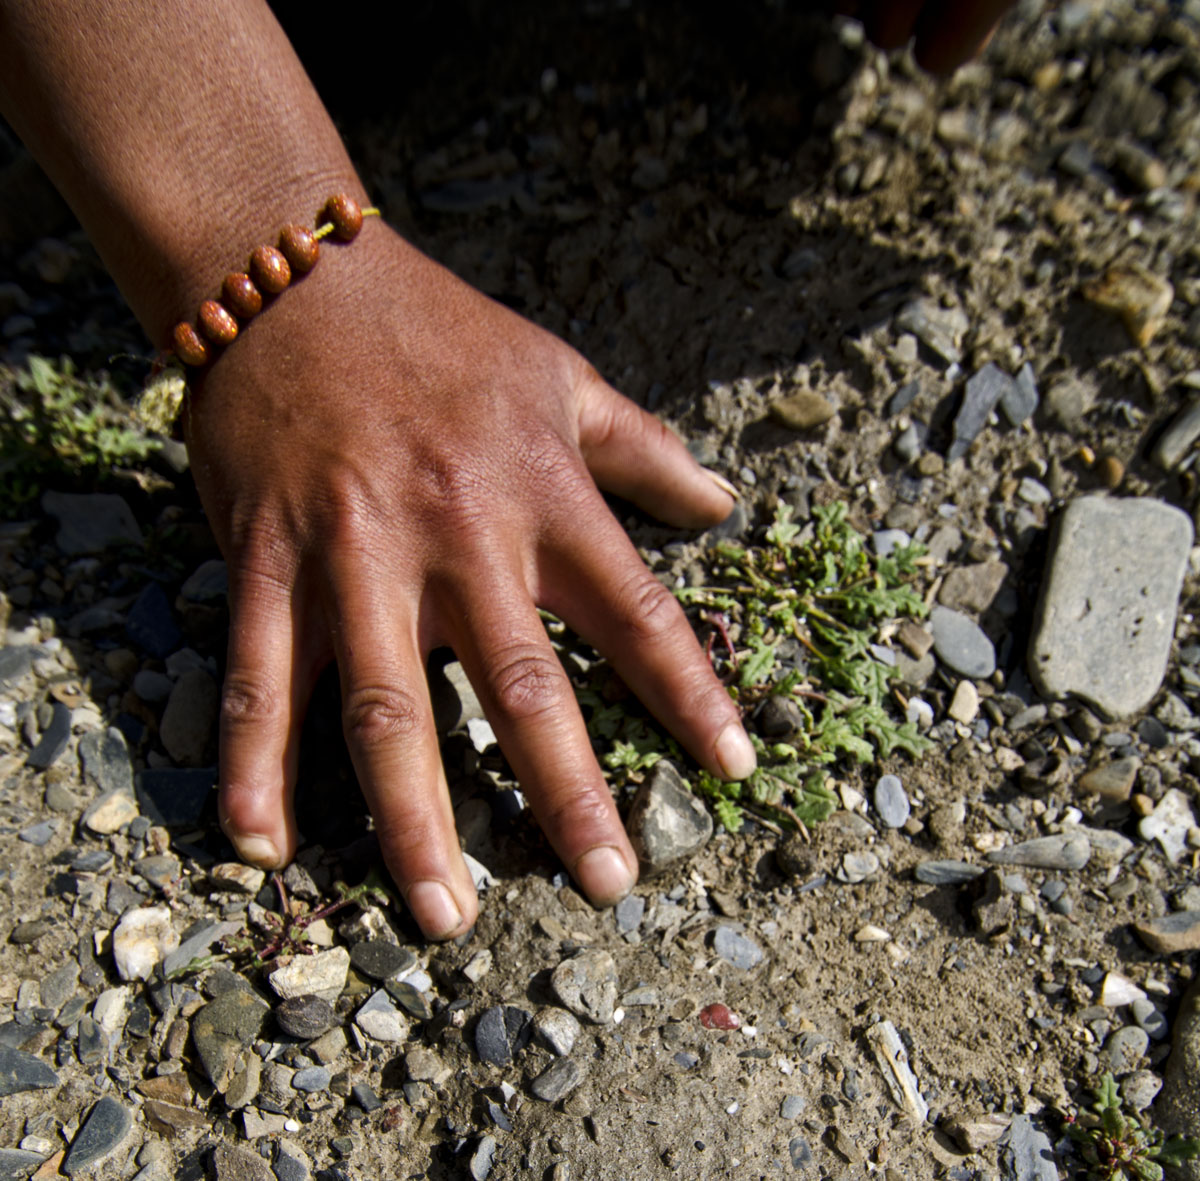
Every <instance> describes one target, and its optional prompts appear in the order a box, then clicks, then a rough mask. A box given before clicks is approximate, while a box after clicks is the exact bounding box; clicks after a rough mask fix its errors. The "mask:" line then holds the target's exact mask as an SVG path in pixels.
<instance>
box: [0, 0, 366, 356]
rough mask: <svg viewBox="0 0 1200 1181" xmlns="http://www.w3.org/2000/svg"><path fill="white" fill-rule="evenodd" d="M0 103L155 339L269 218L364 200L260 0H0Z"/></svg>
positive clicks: (210, 289) (253, 242) (270, 238)
mask: <svg viewBox="0 0 1200 1181" xmlns="http://www.w3.org/2000/svg"><path fill="white" fill-rule="evenodd" d="M0 107H2V109H3V113H4V115H5V117H6V118H7V119H8V120H9V122H10V123H11V124H12V125H13V127H14V128H15V129H16V131H17V133H18V134H19V135H20V136H21V137H22V139H23V140H24V141H25V143H26V144H27V145H28V146H29V148H30V150H31V151H32V152H33V153H34V155H35V156H36V157H37V158H38V160H39V161H40V162H41V164H42V166H43V167H44V168H45V169H46V171H47V172H48V173H49V175H50V177H51V179H52V180H53V181H54V182H55V184H56V185H57V186H58V187H59V189H60V191H61V192H62V193H63V195H64V196H65V197H66V199H67V200H68V201H69V202H70V204H71V206H72V207H73V208H74V210H75V212H76V214H77V215H78V217H79V219H80V221H81V222H82V223H83V226H84V228H85V229H86V230H87V232H88V234H89V235H90V236H91V238H92V240H93V242H94V243H95V244H96V247H97V249H98V250H99V252H100V254H101V256H102V257H103V258H104V261H105V263H106V265H107V266H108V268H109V269H110V271H111V272H112V274H113V276H114V278H115V279H116V281H117V283H118V285H119V286H120V287H121V290H122V292H123V293H124V294H125V297H126V298H127V299H128V300H129V303H130V305H131V307H132V308H133V310H134V312H135V314H136V315H137V316H138V318H139V319H140V320H141V322H142V324H143V326H144V327H145V329H146V331H147V333H148V334H149V335H150V337H151V339H152V340H153V341H154V342H155V343H156V344H159V345H163V344H165V343H166V342H167V340H168V338H169V333H170V329H171V326H172V325H173V324H174V323H175V322H176V321H177V320H179V319H180V318H183V317H187V318H190V317H191V316H192V315H193V314H194V309H195V307H196V305H197V303H198V302H199V300H200V299H202V298H204V297H206V296H208V295H211V294H213V293H214V292H215V289H216V288H217V287H219V285H220V282H221V278H222V276H223V275H224V274H225V273H226V272H228V271H231V270H242V269H244V268H245V265H246V259H247V256H248V255H249V252H250V250H251V249H252V248H253V247H254V246H257V245H259V244H263V243H268V244H272V243H273V242H274V238H275V235H276V234H277V233H278V231H279V229H280V228H281V227H282V226H283V225H285V224H287V223H289V222H301V223H305V222H308V223H311V220H312V218H313V217H314V216H315V214H316V212H317V211H318V209H319V208H320V206H321V205H322V204H323V203H324V201H325V198H326V197H328V196H329V195H330V194H332V193H334V192H348V193H350V194H351V195H352V196H355V197H357V198H359V199H365V196H366V194H365V193H364V192H363V190H362V187H361V185H360V183H359V181H358V180H357V178H356V176H355V173H354V168H353V166H352V165H351V163H350V160H349V157H348V156H347V154H346V151H345V148H344V147H343V145H342V142H341V139H340V137H339V136H338V134H337V131H336V129H335V128H334V126H333V124H332V122H331V121H330V119H329V116H328V115H327V113H326V112H325V109H324V107H323V106H322V104H321V101H320V99H319V98H318V96H317V94H316V92H315V91H314V90H313V88H312V85H311V84H310V82H309V80H308V78H307V76H306V74H305V72H304V69H303V67H302V66H301V65H300V63H299V61H298V60H297V58H296V56H295V54H294V53H293V51H292V49H291V46H290V45H289V44H288V41H287V38H286V37H285V36H284V34H283V32H282V30H281V29H280V28H279V25H278V24H277V23H276V21H275V19H274V17H273V16H272V14H271V12H270V10H269V9H268V8H267V6H266V4H265V3H263V2H261V0H238V2H236V3H232V2H231V3H224V4H214V3H212V0H117V2H112V3H105V4H103V5H97V4H94V3H85V2H83V0H61V2H58V3H48V2H37V0H0Z"/></svg>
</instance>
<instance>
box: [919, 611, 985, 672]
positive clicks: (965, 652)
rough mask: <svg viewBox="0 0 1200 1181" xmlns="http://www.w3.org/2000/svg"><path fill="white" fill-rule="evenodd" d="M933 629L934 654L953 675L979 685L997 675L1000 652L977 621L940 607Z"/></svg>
mask: <svg viewBox="0 0 1200 1181" xmlns="http://www.w3.org/2000/svg"><path fill="white" fill-rule="evenodd" d="M929 626H930V630H931V631H932V632H933V650H934V652H935V653H937V658H938V660H940V661H941V662H942V663H943V664H944V665H946V667H947V668H949V669H950V670H951V671H953V672H956V673H958V674H959V676H963V677H970V678H971V679H972V680H977V681H978V680H985V679H986V678H988V677H990V676H991V675H992V673H994V672H995V671H996V649H995V647H994V646H993V644H992V641H991V640H989V639H988V637H987V635H986V633H985V632H984V631H983V629H982V628H981V627H980V626H979V624H977V623H976V622H975V621H974V620H972V619H969V618H968V617H967V616H966V615H963V614H962V613H961V612H960V611H953V610H951V609H950V608H949V607H942V606H940V605H939V606H936V607H934V608H933V610H932V611H931V612H930V615H929Z"/></svg>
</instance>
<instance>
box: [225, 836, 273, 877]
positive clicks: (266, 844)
mask: <svg viewBox="0 0 1200 1181" xmlns="http://www.w3.org/2000/svg"><path fill="white" fill-rule="evenodd" d="M229 839H230V840H231V841H232V842H233V847H234V848H235V849H236V850H237V855H238V856H239V857H240V858H241V859H242V860H243V861H245V862H247V863H248V864H250V865H257V866H258V867H259V869H278V868H279V849H278V847H277V846H276V844H275V842H274V841H272V840H269V839H268V838H267V837H258V836H251V835H250V834H249V833H243V834H241V835H240V836H234V835H233V834H232V833H230V835H229Z"/></svg>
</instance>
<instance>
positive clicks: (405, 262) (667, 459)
mask: <svg viewBox="0 0 1200 1181" xmlns="http://www.w3.org/2000/svg"><path fill="white" fill-rule="evenodd" d="M0 103H2V104H3V109H4V111H5V114H6V115H7V117H8V118H9V119H10V120H11V121H12V123H13V125H14V126H15V127H16V128H17V130H18V132H19V133H20V134H21V135H22V136H23V137H24V138H25V140H26V142H27V143H28V144H29V146H30V147H31V148H32V149H33V151H34V152H35V154H36V155H37V156H38V157H39V158H40V160H41V161H42V163H43V165H44V166H45V167H46V169H47V170H48V171H49V173H50V175H51V176H52V177H53V178H54V180H55V181H56V182H57V184H58V185H59V186H60V188H61V189H62V191H63V193H64V195H65V196H66V197H67V199H68V201H70V202H71V204H72V205H73V206H74V208H75V210H76V212H77V213H78V215H79V217H80V218H81V220H82V221H83V223H84V225H85V227H86V229H87V230H88V232H89V233H90V234H91V235H92V237H93V239H94V241H95V243H96V245H97V247H98V249H99V250H100V252H101V254H102V255H103V257H104V259H105V261H106V262H107V264H108V265H109V267H110V268H111V269H112V272H113V274H114V276H115V277H116V279H117V282H118V283H119V284H120V286H121V288H122V290H123V291H124V293H125V294H126V296H127V298H128V299H129V301H130V303H131V305H132V306H133V308H134V310H135V312H136V313H137V315H138V316H139V318H140V319H141V321H142V323H143V325H144V326H145V328H146V330H147V332H148V333H149V334H150V336H151V338H152V339H153V340H154V341H155V342H156V343H157V344H159V345H160V346H161V345H164V344H165V343H166V341H167V339H168V334H169V332H170V329H171V326H172V325H173V324H174V323H175V322H176V321H177V320H179V319H181V318H185V317H186V318H190V317H191V316H192V315H194V311H195V308H196V306H197V303H198V301H199V300H200V299H202V298H204V297H207V296H210V295H213V294H215V293H216V290H217V289H218V288H219V286H220V282H221V278H222V277H223V276H224V274H225V273H226V272H228V271H230V270H240V269H242V268H243V267H244V266H245V260H246V257H247V254H248V253H249V251H250V250H251V249H252V248H253V247H254V246H257V245H259V244H263V243H270V242H272V241H273V240H274V237H275V235H276V234H277V233H278V231H279V229H280V227H282V226H283V225H285V224H287V223H291V222H297V221H299V222H305V221H308V220H309V219H311V218H312V217H313V215H314V214H315V213H316V211H317V210H318V209H319V208H320V206H321V205H322V204H323V202H324V200H325V199H326V197H328V196H329V195H331V194H332V193H335V192H339V191H345V192H348V193H350V194H351V195H352V196H354V197H356V198H359V199H365V197H366V194H365V193H364V192H363V190H362V187H361V185H360V183H359V182H358V180H357V178H356V177H355V175H354V171H353V169H352V166H351V164H350V162H349V160H348V158H347V156H346V153H345V151H344V149H343V147H342V145H341V143H340V141H339V139H338V136H337V134H336V131H335V129H334V128H333V126H332V124H331V122H330V120H329V118H328V116H327V115H326V113H325V111H324V110H323V108H322V106H321V104H320V101H319V99H318V98H317V96H316V94H315V93H314V92H313V90H312V87H311V86H310V84H309V82H308V80H307V78H306V77H305V74H304V72H303V70H302V69H301V67H300V65H299V63H298V62H297V60H296V58H295V55H294V54H293V52H292V50H291V48H290V46H289V45H288V43H287V41H286V39H285V37H284V36H283V34H282V32H281V31H280V30H279V28H278V26H277V25H276V23H275V21H274V19H273V17H272V16H271V14H270V12H269V10H268V9H267V7H266V5H265V4H264V3H261V2H260V0H244V2H242V3H228V4H223V5H220V6H215V5H213V4H212V3H211V2H210V0H121V2H115V3H110V4H105V5H103V6H98V5H95V4H91V3H83V2H81V0H62V2H59V3H34V2H33V0H0ZM194 390H195V393H194V398H193V403H192V412H191V413H190V415H189V418H188V421H187V423H186V431H187V440H188V447H189V452H190V454H191V458H192V470H193V472H194V475H195V478H196V482H197V486H198V488H199V491H200V494H201V497H202V499H203V501H204V504H205V507H206V509H207V511H208V514H209V517H210V520H211V522H212V526H213V529H214V531H215V532H216V535H217V538H218V541H219V542H220V544H221V548H222V550H223V552H224V553H225V555H226V557H227V559H228V561H229V565H230V614H231V625H230V647H229V660H228V668H227V674H226V681H225V687H224V692H223V700H222V718H221V811H222V818H223V823H224V825H225V828H226V831H227V832H228V833H229V835H230V836H231V838H232V839H233V840H234V842H235V844H236V845H237V847H238V849H239V852H240V853H241V854H242V856H243V857H245V858H246V859H247V860H251V861H255V862H257V863H258V864H261V865H264V866H277V865H281V864H283V863H285V862H286V861H287V859H289V858H290V856H291V854H292V852H293V851H294V849H295V844H296V839H297V834H296V831H295V822H294V819H293V816H292V809H291V791H292V787H293V784H294V781H295V774H296V761H297V751H298V740H299V730H300V723H301V720H302V717H303V713H304V709H305V707H306V705H307V702H308V699H309V696H310V694H311V691H312V687H313V684H314V682H315V679H316V676H317V674H318V672H319V670H320V669H321V667H322V666H323V665H324V664H326V663H328V662H329V661H330V660H336V661H337V664H338V668H339V672H340V675H341V681H342V691H343V693H342V695H343V703H344V719H343V721H344V726H345V730H346V736H347V740H348V743H349V747H350V750H351V754H352V757H353V758H354V761H355V766H356V769H357V772H358V775H359V779H360V781H361V782H362V785H363V790H364V792H365V794H366V797H367V800H368V802H369V804H370V806H371V810H372V814H373V816H374V819H375V823H376V826H377V829H378V831H379V835H380V841H381V846H382V849H383V853H384V856H385V858H386V860H387V863H388V866H389V868H390V869H391V872H392V874H393V876H394V877H395V879H396V881H397V883H398V884H399V886H400V887H401V890H402V892H403V893H404V896H405V898H406V900H407V901H408V904H409V906H410V908H411V909H412V910H413V912H414V914H415V916H416V917H417V920H418V921H419V922H420V924H421V926H422V927H423V929H424V930H425V932H426V934H428V935H430V936H432V937H443V938H444V937H449V936H454V935H457V934H459V933H461V932H462V931H464V930H466V929H467V928H468V927H469V926H470V925H471V923H472V922H473V921H474V917H475V910H476V901H475V893H474V889H473V887H472V885H471V881H470V878H469V875H468V874H467V871H466V867H465V865H464V863H463V860H462V857H461V855H460V852H459V848H458V844H457V841H456V839H455V834H454V823H453V814H452V812H451V809H450V801H449V793H448V791H447V787H446V781H445V776H444V773H443V770H442V767H441V763H440V759H439V755H438V745H437V738H436V734H435V732H434V728H433V720H432V712H431V709H430V704H429V699H428V691H427V688H426V685H425V679H424V671H423V670H424V662H425V658H426V656H427V655H428V653H429V651H430V650H431V649H432V648H434V647H436V646H440V645H450V646H451V647H453V648H454V649H455V651H456V653H457V654H458V656H459V659H460V660H462V662H463V664H464V666H465V668H466V669H467V672H468V675H469V676H470V677H471V679H472V681H473V683H474V684H475V687H476V689H477V691H478V692H479V694H480V697H481V700H482V701H483V703H484V706H485V709H486V710H487V711H488V715H489V717H490V719H491V721H492V724H493V726H494V728H495V730H496V733H497V735H498V737H499V739H500V742H501V744H502V746H503V747H504V750H505V753H506V754H507V756H508V758H509V760H510V762H511V763H512V765H513V767H514V769H515V770H516V772H517V774H518V776H519V778H520V779H521V782H522V785H523V786H524V787H525V789H526V792H527V794H528V796H529V798H530V801H531V804H532V806H533V809H534V811H535V813H536V815H537V817H538V819H539V821H540V822H541V824H542V826H543V827H544V829H545V830H546V833H547V835H548V837H549V839H550V840H551V842H552V843H553V844H554V846H555V848H556V849H557V851H558V852H559V855H560V856H561V857H562V858H563V860H564V862H565V863H566V864H567V866H568V867H569V868H570V869H571V871H572V872H573V873H574V875H575V876H576V879H577V880H578V881H579V882H580V884H581V885H582V886H583V888H584V889H585V891H586V892H587V893H588V894H589V896H590V897H591V898H592V899H593V900H594V901H596V902H600V903H604V902H612V901H615V900H616V899H617V898H619V897H620V896H621V895H623V894H624V893H625V892H627V891H628V890H629V889H630V888H631V886H632V884H633V882H634V881H635V879H636V873H637V867H636V861H635V858H634V855H633V852H632V849H631V848H630V846H629V842H628V840H627V838H626V836H625V833H624V830H623V829H622V827H621V824H620V820H619V818H618V816H617V814H616V810H615V808H614V806H613V801H612V799H611V796H610V793H609V791H608V789H607V786H606V784H605V782H604V779H603V776H602V775H601V773H600V770H599V768H598V766H597V765H596V762H595V758H594V756H593V754H592V751H591V747H590V744H589V741H588V736H587V733H586V729H585V727H584V725H583V720H582V718H581V716H580V714H579V711H578V708H577V706H576V704H575V701H574V697H573V694H572V691H571V687H570V685H569V683H568V682H567V680H566V677H565V675H564V674H563V671H562V668H561V666H560V665H559V663H558V661H557V659H556V658H555V656H554V653H553V652H552V650H551V649H550V646H549V644H548V642H547V640H546V636H545V633H544V631H543V629H542V626H541V623H540V621H539V618H538V615H537V611H536V607H538V606H541V607H545V608H547V609H549V610H551V611H554V612H555V613H557V614H558V615H560V616H562V617H563V618H564V619H566V621H567V622H568V623H569V624H571V625H572V626H573V627H574V628H575V629H576V631H578V632H579V633H580V634H581V635H583V636H584V637H585V638H587V639H589V640H590V641H591V642H592V643H594V644H595V645H596V646H597V647H598V648H600V649H601V651H603V652H605V653H606V654H607V655H608V656H609V657H610V659H611V660H612V661H613V663H614V665H615V666H616V667H617V669H618V671H620V672H621V674H622V675H623V677H624V678H625V680H626V681H627V682H628V683H629V684H630V685H631V686H632V687H633V688H634V689H635V690H636V691H637V692H638V693H639V695H640V696H641V697H642V699H643V700H644V701H645V702H646V703H647V704H648V705H649V706H650V708H651V709H652V710H654V711H655V713H657V714H658V716H659V717H660V718H661V719H662V720H663V721H664V722H665V723H666V724H667V725H668V726H670V728H671V729H672V730H673V731H674V732H675V734H676V735H677V736H678V737H679V738H680V740H681V741H682V742H683V743H684V744H685V745H686V746H687V747H688V748H689V750H691V752H692V754H693V755H694V756H695V757H696V758H697V760H698V761H699V762H700V763H701V764H702V765H704V766H705V767H707V768H709V769H710V770H711V771H713V772H715V773H718V774H728V775H731V776H734V777H737V778H741V777H744V776H745V775H746V774H748V773H749V772H750V770H751V769H752V768H753V765H754V754H753V750H752V748H751V747H750V744H749V740H748V739H747V737H746V735H745V732H744V731H743V729H742V727H741V723H740V718H739V715H738V711H737V709H736V707H735V706H734V704H733V703H732V702H731V701H730V699H729V697H728V695H727V694H726V692H725V690H724V688H723V687H722V686H721V685H720V683H719V682H718V681H717V680H716V678H715V676H714V675H713V672H712V669H711V667H710V666H709V664H708V662H707V661H706V660H705V658H704V656H703V654H702V653H701V652H700V650H699V648H698V646H697V644H696V642H695V639H694V637H693V635H692V633H691V630H690V628H689V626H688V624H687V621H686V619H685V618H684V616H683V614H682V612H681V610H680V609H679V607H678V605H677V604H676V603H675V601H674V599H673V598H672V596H671V595H670V594H669V592H667V591H666V590H664V588H663V587H662V586H661V585H660V584H659V583H658V582H657V581H656V580H655V579H654V578H653V577H652V576H651V575H650V573H649V571H647V570H646V568H645V567H644V566H643V565H642V563H641V562H640V561H639V560H638V557H637V554H636V551H634V549H633V547H632V545H631V544H630V542H629V540H628V538H627V537H626V536H625V534H624V532H623V531H622V530H621V529H620V527H619V526H618V525H617V523H616V522H615V521H614V519H613V518H612V515H611V514H610V513H609V512H608V509H607V508H606V506H605V504H604V501H603V499H602V497H601V496H600V493H599V491H598V489H597V485H599V486H600V487H602V488H604V489H607V490H610V491H613V492H616V493H618V494H619V495H622V496H625V497H627V498H629V499H631V500H633V501H635V502H637V503H638V504H640V505H642V506H643V507H645V508H647V509H649V510H651V511H653V512H654V513H655V514H656V515H657V516H659V517H661V518H663V519H665V520H668V521H671V522H673V523H676V524H679V525H684V526H689V527H695V526H702V525H706V524H711V523H713V522H715V521H717V520H720V519H721V518H722V517H724V516H725V515H726V514H727V513H728V511H729V509H730V508H731V507H732V501H731V499H730V497H729V495H728V494H727V493H726V492H725V491H723V490H722V488H721V487H720V486H719V485H718V483H716V482H714V481H713V480H712V479H710V478H709V475H708V473H706V472H705V471H704V470H703V469H701V468H699V467H698V466H697V465H696V464H695V462H694V461H693V460H692V459H691V457H690V456H689V455H688V453H687V451H686V449H685V448H684V447H683V446H682V444H680V442H679V441H678V440H677V439H676V438H675V437H674V436H672V435H671V434H670V432H668V431H666V430H665V429H664V428H663V427H662V426H661V425H660V424H659V423H658V422H657V421H656V420H654V419H653V418H652V417H651V416H649V415H647V414H645V413H643V412H642V411H641V410H639V409H638V408H637V407H635V406H634V405H633V404H632V403H630V402H628V401H627V400H626V399H624V398H622V397H621V396H620V395H618V394H617V393H616V392H615V391H613V390H612V389H611V388H610V387H608V386H607V385H605V383H604V382H603V381H602V380H601V379H600V378H599V376H598V375H597V374H596V373H595V371H594V370H592V369H591V367H590V366H588V365H587V364H586V362H584V361H583V359H582V358H580V357H579V356H578V355H577V354H576V353H575V352H574V351H573V350H571V349H570V348H568V347H567V346H566V345H564V344H563V343H562V342H560V341H558V340H556V339H555V338H553V337H552V336H550V335H549V334H547V333H545V332H543V331H541V330H540V329H538V328H536V327H535V326H533V325H532V324H529V323H528V322H526V321H524V320H522V319H521V318H520V317H518V316H516V315H514V314H513V313H511V312H509V311H508V310H506V309H505V308H503V307H501V306H499V305H498V304H495V303H493V302H491V301H490V300H487V299H485V298H484V297H482V296H481V295H479V294H478V293H477V292H475V291H473V290H471V289H470V288H469V287H467V286H466V285H464V284H462V283H461V282H459V281H458V280H456V279H455V278H454V277H453V276H451V275H450V274H449V273H448V272H446V271H444V270H443V269H442V268H440V267H438V266H437V265H436V264H434V263H433V262H431V261H430V260H428V259H427V258H425V257H424V256H422V255H421V254H420V253H419V252H418V251H416V250H415V249H413V248H412V247H411V246H409V245H408V244H407V243H405V242H404V241H403V240H402V239H400V238H399V237H398V236H397V235H395V234H394V233H393V232H392V231H391V230H390V229H388V227H387V226H386V225H384V224H382V223H381V222H379V221H378V220H373V221H371V222H369V223H367V224H366V225H365V226H364V228H363V230H362V232H361V234H360V235H359V237H358V238H357V239H356V240H355V241H354V242H353V243H352V244H351V245H350V246H347V247H345V248H343V249H339V248H333V249H330V250H328V251H327V252H326V251H324V250H323V256H322V259H321V261H320V263H319V264H318V266H317V268H316V269H315V270H314V271H313V272H312V273H311V274H310V275H308V276H307V277H305V278H304V279H303V280H302V281H300V282H298V283H296V284H294V285H293V286H292V287H291V288H289V289H288V290H286V291H285V292H284V293H283V294H282V295H281V296H280V297H279V298H278V299H276V300H275V301H273V302H272V303H270V304H269V306H267V307H266V308H265V309H264V310H263V312H262V313H261V314H260V315H259V316H257V317H256V318H255V319H253V320H252V321H251V322H250V323H249V325H248V326H247V327H246V328H245V329H244V331H243V332H242V333H241V335H240V336H239V338H238V339H237V340H236V341H235V342H234V343H233V344H232V345H231V346H230V347H229V348H228V349H227V350H225V351H224V352H223V353H221V354H220V355H219V356H218V357H217V359H216V360H215V361H214V362H213V363H212V364H211V365H210V366H209V367H208V368H207V369H206V370H205V371H204V372H203V373H202V374H201V375H200V377H199V378H198V379H197V380H196V381H195V383H194Z"/></svg>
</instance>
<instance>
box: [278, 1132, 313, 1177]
mask: <svg viewBox="0 0 1200 1181" xmlns="http://www.w3.org/2000/svg"><path fill="white" fill-rule="evenodd" d="M311 1165H312V1162H311V1161H310V1160H309V1157H308V1153H307V1152H305V1151H304V1149H303V1148H301V1147H300V1145H299V1144H297V1143H296V1142H295V1141H294V1140H287V1139H280V1141H279V1147H278V1148H277V1149H276V1150H275V1179H276V1181H308V1179H309V1177H311V1176H312V1170H311Z"/></svg>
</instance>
